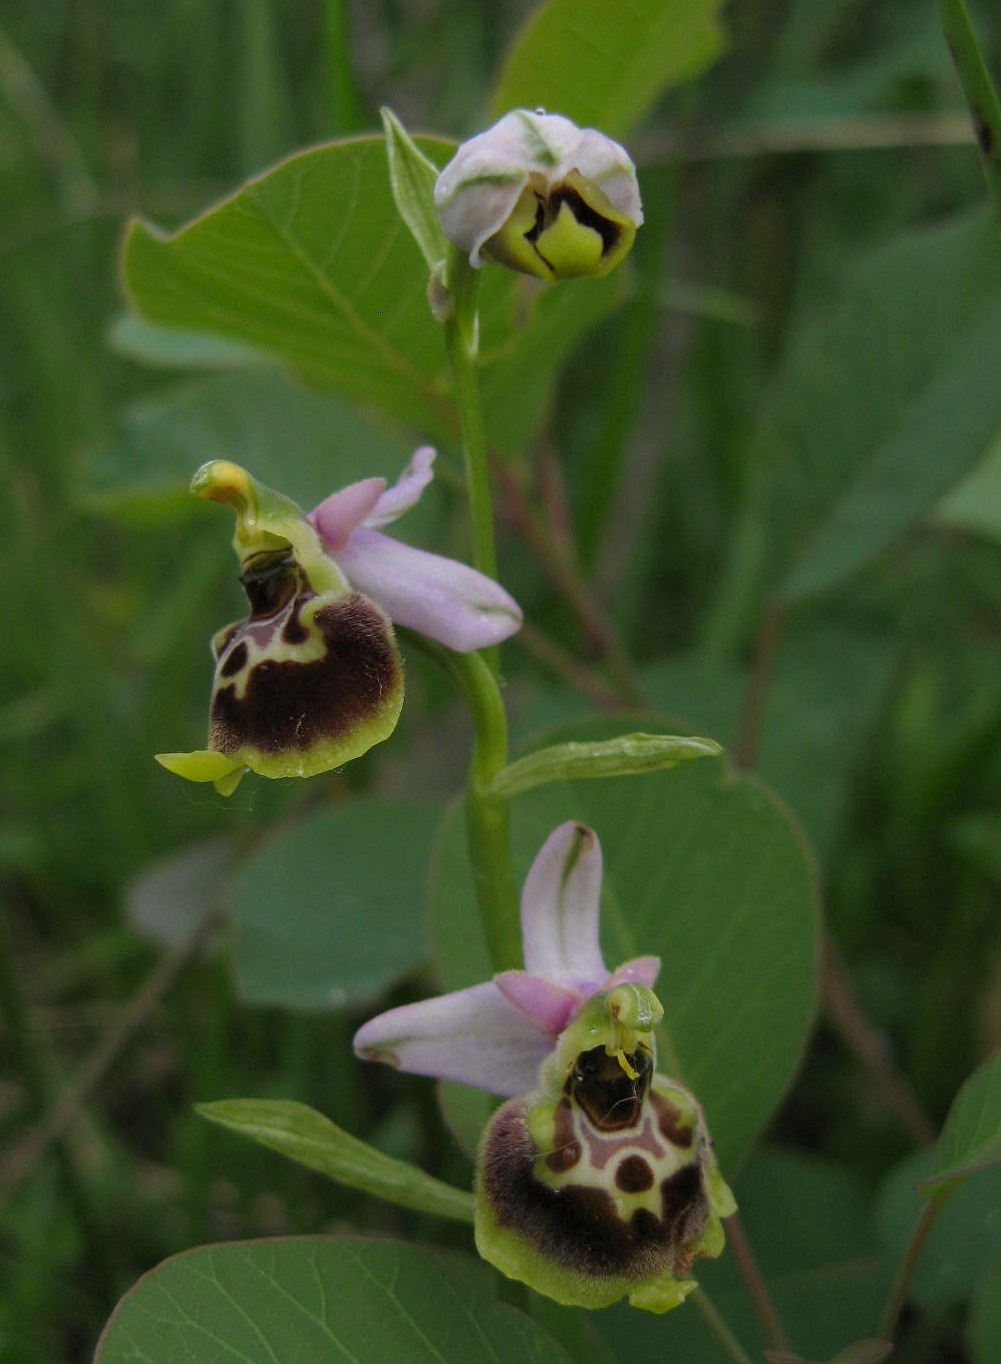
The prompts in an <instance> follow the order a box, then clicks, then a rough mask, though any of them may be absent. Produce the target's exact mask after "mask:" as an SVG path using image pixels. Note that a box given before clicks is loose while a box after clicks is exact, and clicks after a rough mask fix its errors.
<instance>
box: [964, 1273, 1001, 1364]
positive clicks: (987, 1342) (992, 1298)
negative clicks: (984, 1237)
mask: <svg viewBox="0 0 1001 1364" xmlns="http://www.w3.org/2000/svg"><path fill="white" fill-rule="evenodd" d="M968 1335H969V1340H970V1349H971V1351H972V1364H997V1361H998V1360H999V1359H1001V1260H998V1261H996V1262H995V1263H994V1264H993V1265H991V1266H989V1267H988V1268H987V1269H986V1270H985V1272H984V1273H983V1274H982V1275H981V1277H980V1281H979V1282H978V1284H977V1289H976V1292H975V1293H974V1295H973V1301H972V1302H971V1304H970V1322H969V1328H968Z"/></svg>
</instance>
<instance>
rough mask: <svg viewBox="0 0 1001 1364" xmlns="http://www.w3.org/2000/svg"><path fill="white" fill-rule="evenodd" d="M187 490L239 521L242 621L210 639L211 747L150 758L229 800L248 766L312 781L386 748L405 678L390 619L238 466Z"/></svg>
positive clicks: (299, 519) (309, 530)
mask: <svg viewBox="0 0 1001 1364" xmlns="http://www.w3.org/2000/svg"><path fill="white" fill-rule="evenodd" d="M192 492H194V493H195V494H196V495H198V496H199V497H205V498H208V499H210V500H211V501H214V502H226V503H228V504H229V505H230V506H231V507H232V508H233V509H234V511H235V512H236V534H235V536H234V539H233V545H234V548H235V549H236V552H237V556H238V557H239V560H240V566H241V573H240V581H241V583H242V584H243V587H244V590H245V591H246V594H247V599H248V601H249V603H250V615H249V616H248V617H247V619H246V620H242V621H238V622H236V623H235V624H233V625H229V626H227V627H226V628H225V629H223V630H221V631H220V632H219V633H218V634H217V635H216V637H215V638H214V640H213V641H212V652H213V654H214V656H215V660H216V669H215V680H214V682H213V687H212V701H211V708H210V713H209V735H208V747H207V748H206V749H202V750H199V751H197V752H194V753H161V754H158V755H157V760H158V761H159V762H160V763H162V765H163V766H164V767H166V768H168V770H170V771H171V772H176V773H177V774H178V775H179V776H182V777H187V778H188V779H189V780H190V781H211V782H214V784H215V787H216V789H217V790H218V791H219V792H220V793H221V794H223V795H229V794H230V793H231V792H232V791H234V790H235V789H236V787H237V785H238V784H239V781H240V779H241V777H242V776H243V773H244V770H245V769H246V768H250V769H251V771H253V772H257V773H259V774H260V775H261V776H264V777H309V776H314V775H316V774H317V773H320V772H325V771H328V770H329V769H330V768H334V767H339V766H340V765H341V764H343V763H346V762H350V761H351V760H352V759H353V758H357V757H360V756H361V754H363V753H365V752H366V751H367V750H368V749H369V748H371V747H372V746H373V744H377V743H380V742H381V741H382V740H383V739H386V738H388V737H389V735H390V734H392V732H393V730H394V729H395V727H396V722H397V720H398V719H399V715H400V710H401V708H402V705H403V669H402V665H401V662H400V656H399V653H398V651H397V647H396V641H395V637H394V634H393V628H392V625H391V624H390V621H389V618H388V616H387V615H386V613H385V612H384V611H383V610H382V609H381V608H380V607H379V606H377V605H376V604H375V603H374V602H373V601H371V600H370V599H369V598H368V597H367V596H364V595H363V594H362V593H360V592H357V591H355V590H354V589H353V588H352V587H351V585H350V583H349V582H348V580H347V578H346V577H345V576H344V574H343V573H342V572H341V570H340V568H339V567H338V565H337V564H336V563H335V562H334V560H333V559H332V558H331V557H330V556H329V555H328V554H327V553H326V552H325V550H324V546H323V543H322V541H321V539H320V536H319V534H318V533H317V531H316V530H315V529H314V528H313V526H312V525H311V524H310V522H309V521H308V520H307V518H306V516H305V514H304V513H303V512H302V511H301V510H300V508H299V507H298V506H297V505H296V504H295V503H294V502H292V501H291V500H290V499H288V498H286V497H284V496H282V495H281V494H280V493H276V492H274V491H272V489H270V488H267V487H265V486H264V485H263V484H259V483H256V482H255V481H254V479H252V478H251V477H250V475H249V474H248V473H247V472H246V471H245V470H244V469H241V468H240V467H239V466H238V465H236V464H231V463H229V462H227V461H222V460H216V461H213V462H212V463H210V464H206V465H204V466H203V467H202V468H201V469H199V471H198V473H197V474H196V475H195V477H194V480H193V482H192Z"/></svg>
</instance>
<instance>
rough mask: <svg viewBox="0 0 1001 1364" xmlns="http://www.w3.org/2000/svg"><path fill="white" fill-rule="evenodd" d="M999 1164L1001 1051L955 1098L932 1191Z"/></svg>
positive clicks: (930, 1186) (941, 1140) (940, 1146)
mask: <svg viewBox="0 0 1001 1364" xmlns="http://www.w3.org/2000/svg"><path fill="white" fill-rule="evenodd" d="M999 1164H1001V1051H996V1052H995V1053H994V1055H993V1056H991V1057H989V1058H988V1060H986V1061H985V1062H984V1063H983V1065H982V1066H980V1067H979V1069H978V1070H975V1071H974V1073H973V1074H972V1075H971V1076H970V1078H969V1079H968V1080H967V1081H966V1083H965V1084H964V1085H963V1087H962V1089H961V1090H960V1091H959V1093H958V1094H957V1095H956V1098H955V1100H954V1101H953V1104H952V1107H951V1108H950V1109H949V1115H948V1117H947V1118H946V1120H945V1126H944V1128H943V1129H942V1135H941V1137H940V1138H939V1143H938V1157H937V1159H936V1161H935V1170H934V1173H933V1174H932V1177H931V1178H930V1179H929V1180H928V1181H927V1183H926V1184H925V1189H927V1190H929V1191H931V1190H934V1189H937V1188H941V1187H942V1186H945V1185H949V1184H951V1183H953V1182H954V1181H955V1180H960V1179H964V1178H965V1177H966V1176H967V1175H972V1174H975V1173H976V1172H977V1171H978V1170H986V1169H988V1168H989V1167H990V1166H992V1165H999Z"/></svg>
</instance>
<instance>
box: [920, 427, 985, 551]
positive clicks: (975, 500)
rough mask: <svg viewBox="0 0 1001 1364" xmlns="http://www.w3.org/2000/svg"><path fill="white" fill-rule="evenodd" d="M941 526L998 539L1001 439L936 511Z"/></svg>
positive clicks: (936, 518) (936, 517)
mask: <svg viewBox="0 0 1001 1364" xmlns="http://www.w3.org/2000/svg"><path fill="white" fill-rule="evenodd" d="M935 520H936V521H937V522H938V523H939V524H940V525H945V526H950V527H953V528H955V529H956V530H961V531H972V532H973V533H974V534H976V535H985V536H989V537H990V538H991V539H992V540H1001V436H999V438H998V439H997V440H996V441H994V443H993V445H992V446H991V448H990V449H989V450H988V452H987V455H986V457H985V458H984V459H983V460H982V461H981V462H980V464H978V465H977V467H976V468H975V469H974V470H973V472H972V473H971V474H970V475H969V476H968V477H967V478H965V479H964V480H963V481H962V483H960V484H959V486H958V487H956V488H953V490H952V492H951V493H950V494H949V496H948V497H946V498H945V499H944V501H942V502H940V503H939V505H938V507H937V508H936V510H935Z"/></svg>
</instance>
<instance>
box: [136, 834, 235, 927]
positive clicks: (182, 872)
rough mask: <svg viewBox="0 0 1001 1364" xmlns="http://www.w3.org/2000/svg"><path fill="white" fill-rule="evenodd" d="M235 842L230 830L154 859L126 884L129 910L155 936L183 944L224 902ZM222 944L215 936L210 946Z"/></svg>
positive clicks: (139, 925)
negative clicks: (214, 909)
mask: <svg viewBox="0 0 1001 1364" xmlns="http://www.w3.org/2000/svg"><path fill="white" fill-rule="evenodd" d="M235 852H236V848H235V846H234V840H233V839H232V838H231V837H230V835H228V834H217V835H216V836H215V837H214V838H205V839H201V840H200V841H199V842H197V843H189V844H187V845H186V846H185V847H183V848H180V849H178V850H177V851H176V852H173V853H169V854H168V855H167V856H165V857H158V858H156V859H155V861H153V862H149V863H148V864H147V865H146V866H145V867H143V869H142V871H141V872H140V873H139V875H138V876H135V877H133V878H132V880H131V881H129V883H128V885H127V886H126V887H125V897H124V898H125V916H126V918H127V919H128V921H129V923H131V924H132V926H133V927H134V928H135V929H136V930H137V932H139V933H141V934H142V935H143V936H144V937H145V938H147V939H148V940H149V941H150V942H154V943H156V944H157V945H158V946H160V947H178V946H180V945H181V944H182V943H185V942H187V941H188V939H189V938H190V937H191V935H192V933H194V931H195V930H196V928H197V926H198V924H199V923H200V922H201V921H202V919H203V918H204V917H205V915H206V914H207V913H208V912H209V910H210V909H211V908H212V905H213V904H221V903H222V900H223V893H224V890H225V885H226V880H227V877H228V875H229V870H230V867H231V866H232V864H233V858H234V854H235ZM218 947H219V943H218V941H217V940H215V939H213V940H212V941H211V942H210V943H209V944H207V946H206V948H205V949H203V950H205V951H208V950H212V951H213V952H214V951H216V950H217V949H218Z"/></svg>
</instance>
